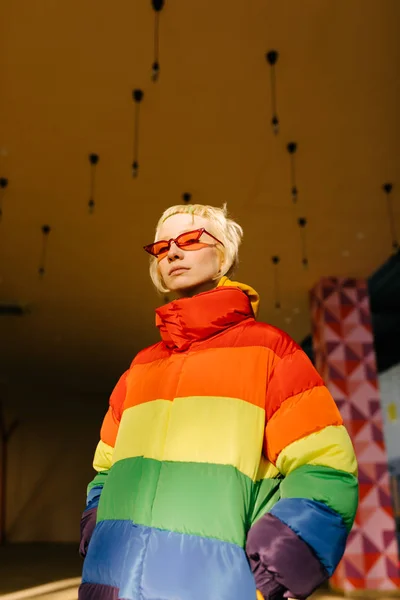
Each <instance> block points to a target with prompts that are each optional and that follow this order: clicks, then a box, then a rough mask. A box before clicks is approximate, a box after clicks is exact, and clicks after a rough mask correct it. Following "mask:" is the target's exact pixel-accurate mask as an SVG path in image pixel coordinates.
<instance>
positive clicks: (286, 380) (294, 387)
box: [266, 348, 324, 419]
mask: <svg viewBox="0 0 400 600" xmlns="http://www.w3.org/2000/svg"><path fill="white" fill-rule="evenodd" d="M322 385H324V382H323V380H322V378H321V376H320V375H319V374H318V372H317V371H316V369H315V368H314V366H313V364H312V363H311V361H310V359H309V358H308V356H307V355H306V354H305V353H304V352H303V350H301V349H300V348H298V349H297V350H295V351H294V352H291V353H289V354H287V355H286V356H284V357H283V358H282V359H281V360H280V361H279V362H278V364H277V365H276V367H275V369H274V371H273V373H272V377H271V379H270V381H269V382H268V389H267V398H266V413H267V419H270V418H271V417H272V415H273V414H274V413H275V412H276V411H277V410H278V409H279V407H280V406H281V404H282V402H284V401H285V400H286V399H287V398H290V397H291V396H295V395H296V394H300V393H301V392H305V391H306V390H309V389H311V388H312V387H314V386H322Z"/></svg>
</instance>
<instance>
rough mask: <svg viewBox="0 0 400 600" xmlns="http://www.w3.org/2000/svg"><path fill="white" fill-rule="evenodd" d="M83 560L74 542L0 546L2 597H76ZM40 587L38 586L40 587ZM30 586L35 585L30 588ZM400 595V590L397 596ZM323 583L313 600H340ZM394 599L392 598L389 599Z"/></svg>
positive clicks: (46, 599)
mask: <svg viewBox="0 0 400 600" xmlns="http://www.w3.org/2000/svg"><path fill="white" fill-rule="evenodd" d="M81 570H82V559H81V558H80V556H79V554H78V546H77V544H10V545H6V546H0V598H1V599H2V600H29V599H34V600H77V597H78V595H77V589H78V585H79V580H80V574H81ZM39 586H40V587H39ZM30 588H36V590H34V591H33V590H32V589H30ZM398 597H399V598H400V591H399V596H398ZM341 598H343V596H342V595H340V594H335V593H333V592H331V591H330V590H329V587H328V586H324V588H321V589H320V590H318V591H317V592H316V593H315V594H314V595H313V600H340V599H341ZM378 598H379V600H389V598H387V597H385V594H383V593H382V594H380V595H378V594H376V595H371V594H368V595H367V594H366V595H365V597H362V596H357V600H375V599H378ZM391 600H393V597H392V599H391Z"/></svg>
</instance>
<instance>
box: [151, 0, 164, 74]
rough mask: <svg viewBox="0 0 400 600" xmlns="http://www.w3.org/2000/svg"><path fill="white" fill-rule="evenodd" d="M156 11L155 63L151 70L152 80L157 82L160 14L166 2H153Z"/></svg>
mask: <svg viewBox="0 0 400 600" xmlns="http://www.w3.org/2000/svg"><path fill="white" fill-rule="evenodd" d="M151 5H152V7H153V10H154V61H153V64H152V68H151V78H152V80H153V81H157V80H158V77H159V75H160V12H161V11H162V9H163V8H164V0H151Z"/></svg>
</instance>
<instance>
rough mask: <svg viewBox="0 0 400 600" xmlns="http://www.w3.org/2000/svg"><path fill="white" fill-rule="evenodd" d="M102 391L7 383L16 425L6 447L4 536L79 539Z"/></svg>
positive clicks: (102, 410)
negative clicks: (79, 393)
mask: <svg viewBox="0 0 400 600" xmlns="http://www.w3.org/2000/svg"><path fill="white" fill-rule="evenodd" d="M107 402H108V398H107V394H104V395H101V397H100V396H99V395H96V396H87V395H86V396H84V397H73V398H71V396H68V395H63V394H60V391H59V390H49V389H46V390H43V389H36V390H34V389H32V387H29V389H28V388H25V389H24V388H23V387H22V386H18V387H17V386H14V387H13V386H10V389H9V390H8V405H9V406H12V407H13V413H14V414H16V415H18V418H19V419H20V425H19V427H18V429H17V430H16V431H15V433H14V435H13V437H12V439H11V441H10V443H9V448H8V469H7V471H8V476H7V504H6V509H7V510H6V534H7V541H8V542H41V541H46V542H78V540H79V522H80V515H81V512H82V510H83V509H84V506H85V500H86V487H87V484H88V483H89V481H90V480H91V479H92V478H93V476H94V471H93V469H92V461H93V454H94V451H95V447H96V444H97V442H98V438H99V430H100V426H101V422H102V418H103V416H104V414H105V411H106V409H107Z"/></svg>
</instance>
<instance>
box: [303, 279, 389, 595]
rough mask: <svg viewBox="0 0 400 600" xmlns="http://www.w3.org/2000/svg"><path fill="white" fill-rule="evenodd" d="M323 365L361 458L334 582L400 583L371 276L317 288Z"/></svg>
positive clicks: (318, 352) (315, 326)
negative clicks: (354, 505)
mask: <svg viewBox="0 0 400 600" xmlns="http://www.w3.org/2000/svg"><path fill="white" fill-rule="evenodd" d="M310 304H311V318H312V330H313V345H314V356H315V365H316V368H317V370H318V371H319V373H320V374H321V376H322V377H323V378H324V380H325V382H326V385H327V387H328V389H329V391H330V392H331V394H332V396H333V397H334V399H335V401H336V402H337V405H338V407H339V410H340V412H341V415H342V418H343V422H344V425H345V426H346V427H347V429H348V431H349V433H350V435H351V437H352V442H353V445H354V449H355V452H356V455H357V460H358V464H359V482H360V501H359V508H358V511H357V516H356V521H355V524H354V526H353V529H352V531H351V533H350V536H349V540H348V544H347V547H346V551H345V554H344V556H343V559H342V561H341V562H340V563H339V566H338V568H337V569H336V572H335V573H334V575H333V577H332V583H333V584H334V586H335V587H336V588H338V589H341V590H343V591H344V592H351V591H357V590H379V591H391V590H394V589H399V588H400V570H399V558H398V548H397V543H396V528H395V521H394V517H393V511H392V509H391V505H392V499H391V495H390V478H389V473H388V467H387V454H386V449H385V443H384V436H383V421H382V410H381V402H380V396H379V390H378V386H377V384H376V382H377V371H376V359H375V350H374V340H373V335H372V326H371V312H370V305H369V297H368V288H367V284H366V281H364V280H355V279H342V278H335V277H330V278H324V279H321V280H320V282H319V283H318V284H317V285H316V286H315V287H314V288H313V289H312V290H311V292H310Z"/></svg>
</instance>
